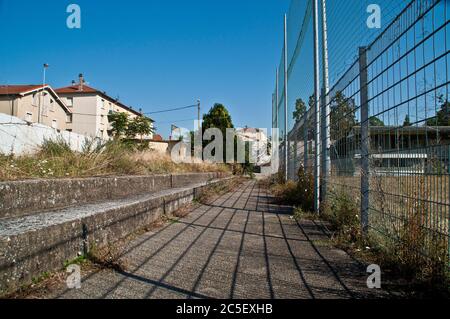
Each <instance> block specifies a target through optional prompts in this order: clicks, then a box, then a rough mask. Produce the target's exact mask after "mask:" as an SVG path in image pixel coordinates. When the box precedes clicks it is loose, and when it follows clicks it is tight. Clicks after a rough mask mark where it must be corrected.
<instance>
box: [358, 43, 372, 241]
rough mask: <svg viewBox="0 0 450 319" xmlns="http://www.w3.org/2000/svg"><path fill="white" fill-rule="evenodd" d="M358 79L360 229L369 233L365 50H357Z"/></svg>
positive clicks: (364, 48)
mask: <svg viewBox="0 0 450 319" xmlns="http://www.w3.org/2000/svg"><path fill="white" fill-rule="evenodd" d="M359 78H360V94H361V227H362V231H363V234H364V235H367V233H368V231H369V187H370V185H369V182H370V167H369V95H368V87H367V83H368V76H367V48H366V47H361V48H359Z"/></svg>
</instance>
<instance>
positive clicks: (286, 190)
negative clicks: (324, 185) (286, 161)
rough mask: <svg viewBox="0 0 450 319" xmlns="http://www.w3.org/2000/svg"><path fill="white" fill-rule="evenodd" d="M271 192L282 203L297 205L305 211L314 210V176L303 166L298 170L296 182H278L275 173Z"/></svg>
mask: <svg viewBox="0 0 450 319" xmlns="http://www.w3.org/2000/svg"><path fill="white" fill-rule="evenodd" d="M272 192H273V193H274V195H275V197H277V198H278V199H279V200H280V201H281V202H282V203H284V204H287V205H292V206H296V207H299V208H301V209H302V210H303V211H305V212H312V211H314V177H313V175H312V174H311V173H309V172H307V171H306V170H305V169H304V168H303V167H300V169H299V171H298V182H293V181H287V182H284V183H280V176H279V175H277V177H276V184H275V185H274V186H273V187H272Z"/></svg>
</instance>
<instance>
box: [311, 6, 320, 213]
mask: <svg viewBox="0 0 450 319" xmlns="http://www.w3.org/2000/svg"><path fill="white" fill-rule="evenodd" d="M313 15H314V23H313V24H314V99H315V104H314V111H315V139H314V140H315V141H314V142H315V160H314V209H315V211H316V213H320V165H321V163H320V144H321V143H320V101H319V100H320V66H319V0H313Z"/></svg>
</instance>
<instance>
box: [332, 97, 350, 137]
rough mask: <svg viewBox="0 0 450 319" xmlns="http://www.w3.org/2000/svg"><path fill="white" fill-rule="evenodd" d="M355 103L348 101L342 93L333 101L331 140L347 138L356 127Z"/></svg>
mask: <svg viewBox="0 0 450 319" xmlns="http://www.w3.org/2000/svg"><path fill="white" fill-rule="evenodd" d="M355 110H356V107H355V102H354V100H352V99H347V98H346V97H345V95H344V94H343V93H342V92H339V91H338V92H337V93H336V95H335V97H334V98H333V100H332V101H331V114H330V121H331V123H330V125H331V139H333V140H338V139H340V138H343V137H346V136H347V135H348V134H349V133H350V131H351V130H352V129H353V127H354V126H355V125H356V123H357V122H356V117H355Z"/></svg>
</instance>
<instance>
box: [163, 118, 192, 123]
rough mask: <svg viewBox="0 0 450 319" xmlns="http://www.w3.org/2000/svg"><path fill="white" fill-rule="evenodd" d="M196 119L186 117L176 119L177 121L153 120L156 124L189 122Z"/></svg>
mask: <svg viewBox="0 0 450 319" xmlns="http://www.w3.org/2000/svg"><path fill="white" fill-rule="evenodd" d="M196 120H197V119H196V118H195V119H186V120H177V121H165V122H158V121H155V123H156V124H173V123H183V122H190V121H196Z"/></svg>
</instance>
